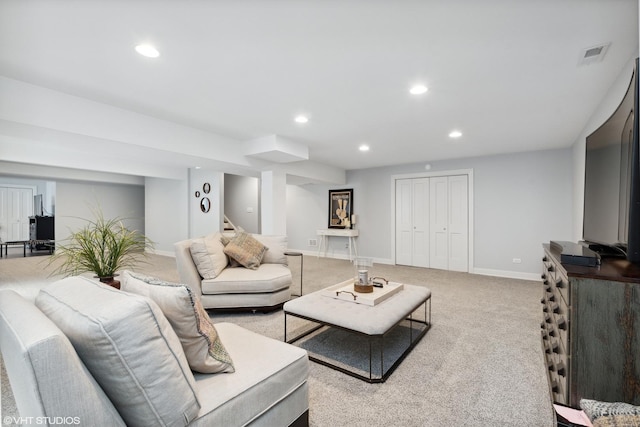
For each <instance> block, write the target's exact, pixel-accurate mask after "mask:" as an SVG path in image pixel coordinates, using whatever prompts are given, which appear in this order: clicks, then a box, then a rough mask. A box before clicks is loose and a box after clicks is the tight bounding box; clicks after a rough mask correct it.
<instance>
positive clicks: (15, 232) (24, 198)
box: [0, 187, 35, 242]
mask: <svg viewBox="0 0 640 427" xmlns="http://www.w3.org/2000/svg"><path fill="white" fill-rule="evenodd" d="M34 191H35V189H34V188H31V187H0V238H1V239H2V240H3V241H5V242H11V241H16V240H29V217H30V216H32V215H33V193H34Z"/></svg>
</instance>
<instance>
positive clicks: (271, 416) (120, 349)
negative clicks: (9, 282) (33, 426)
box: [0, 276, 308, 427]
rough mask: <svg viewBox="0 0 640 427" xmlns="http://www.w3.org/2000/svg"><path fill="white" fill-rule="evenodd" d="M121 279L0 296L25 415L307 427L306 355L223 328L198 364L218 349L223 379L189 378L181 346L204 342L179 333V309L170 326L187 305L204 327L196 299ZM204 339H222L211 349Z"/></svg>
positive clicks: (12, 373)
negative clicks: (115, 284) (29, 295)
mask: <svg viewBox="0 0 640 427" xmlns="http://www.w3.org/2000/svg"><path fill="white" fill-rule="evenodd" d="M132 277H134V276H132ZM135 279H136V280H138V279H140V278H139V277H135ZM127 280H133V279H128V278H126V277H125V278H124V281H123V287H124V289H125V290H124V291H123V290H116V289H114V288H111V287H109V286H108V285H104V284H102V283H99V282H97V281H93V280H90V279H88V278H86V277H70V278H66V279H62V280H60V281H57V282H55V283H53V284H51V285H48V286H46V287H45V288H43V289H42V290H41V291H40V294H39V295H38V297H37V298H36V301H35V304H34V302H31V301H28V300H27V299H25V298H23V297H21V296H20V295H18V294H17V293H16V292H14V291H11V290H2V291H0V349H1V350H2V356H3V359H4V363H5V366H6V370H7V374H8V377H9V380H10V383H11V388H12V390H13V393H14V396H15V400H16V404H17V407H18V410H19V412H20V416H21V417H34V418H33V419H36V417H40V418H39V419H41V420H45V421H46V420H50V422H49V423H47V422H43V424H45V425H49V424H54V423H55V420H56V419H57V420H60V419H64V420H68V422H67V421H65V423H72V424H74V425H87V426H94V425H105V426H106V425H108V426H118V425H130V426H134V425H149V426H155V425H167V426H186V425H190V426H191V425H194V426H213V425H220V426H223V425H224V426H247V425H251V426H276V425H277V426H288V425H289V426H296V427H298V426H308V386H307V376H308V358H307V354H306V352H305V351H304V350H301V349H299V348H297V347H294V346H292V345H289V344H286V343H283V342H280V341H277V340H274V339H271V338H267V337H264V336H261V335H258V334H256V333H253V332H251V331H248V330H246V329H243V328H241V327H239V326H237V325H234V324H230V323H219V324H215V328H214V329H213V330H211V329H210V330H208V332H207V333H208V335H206V336H207V337H208V338H207V340H206V342H204V341H201V343H204V346H205V353H204V354H202V353H201V354H200V355H199V356H197V355H196V358H197V357H202V356H204V357H206V358H210V357H213V356H214V355H216V357H218V358H219V356H218V353H219V351H222V352H226V353H225V354H226V356H228V357H230V359H231V360H230V361H229V363H222V364H220V363H219V364H218V365H217V367H216V369H222V371H221V372H218V373H198V372H193V371H192V370H191V369H190V366H191V365H192V359H193V357H194V351H193V350H194V349H193V347H189V348H188V347H187V346H186V342H187V341H189V340H202V338H203V337H204V336H205V335H204V334H200V335H199V334H195V336H190V337H186V338H185V337H184V331H181V332H180V335H179V336H178V333H177V332H175V331H176V330H178V329H176V328H177V327H178V326H179V327H180V328H182V329H184V328H183V327H184V322H183V320H184V319H185V318H186V317H184V316H182V315H183V314H185V313H178V315H179V317H178V322H182V323H183V324H182V325H177V324H176V323H175V314H176V313H172V311H174V312H175V310H176V308H175V307H174V304H173V303H174V302H175V301H182V302H185V301H186V307H187V310H186V311H187V312H189V313H187V317H188V316H191V317H193V319H195V322H196V323H199V322H200V321H201V320H202V318H198V316H199V314H198V313H200V314H201V313H202V312H204V309H194V307H195V306H196V305H197V304H194V302H196V300H197V299H194V298H193V295H192V293H191V292H190V291H189V289H188V287H186V286H184V285H177V284H167V283H158V282H154V281H145V283H147V284H148V285H149V286H150V287H151V288H153V289H150V295H151V294H154V293H155V296H154V298H155V299H152V298H150V297H147V296H144V295H142V294H135V293H132V292H129V291H126V289H131V290H136V289H135V288H133V287H128V288H127V283H126V281H127ZM145 280H146V279H145ZM143 281H144V280H143ZM137 286H139V287H143V286H145V285H144V284H142V285H141V284H137ZM156 288H157V289H156ZM145 292H146V291H145ZM145 292H143V293H145ZM175 295H178V297H175ZM158 296H159V298H156V297H158ZM163 299H164V301H162V300H163ZM155 301H158V303H157V304H156V302H155ZM190 305H191V311H190V310H189V306H190ZM161 307H162V308H161ZM163 310H164V311H163ZM164 313H167V315H166V316H165V314H164ZM194 313H195V316H194ZM180 316H182V317H180ZM172 319H173V320H172ZM207 321H209V320H208V316H207ZM201 329H202V330H204V329H205V328H200V327H198V331H201ZM211 337H215V342H216V343H217V344H216V346H211V345H210V346H209V347H207V343H209V344H210V343H211V342H213V341H214V340H213V338H211ZM207 348H208V350H207ZM214 350H215V351H214ZM198 351H199V350H197V349H196V353H197V352H198ZM214 362H216V360H214ZM207 369H208V368H206V367H205V369H203V370H207ZM45 417H46V418H45ZM60 417H62V418H60Z"/></svg>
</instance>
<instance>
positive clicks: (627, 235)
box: [583, 59, 640, 263]
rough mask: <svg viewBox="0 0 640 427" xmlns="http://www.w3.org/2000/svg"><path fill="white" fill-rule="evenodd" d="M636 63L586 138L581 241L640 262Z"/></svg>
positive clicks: (598, 249) (603, 250) (639, 181)
mask: <svg viewBox="0 0 640 427" xmlns="http://www.w3.org/2000/svg"><path fill="white" fill-rule="evenodd" d="M638 112H639V109H638V60H637V59H636V65H635V69H634V72H633V76H632V77H631V82H630V84H629V88H628V90H627V92H626V94H625V96H624V98H623V99H622V102H621V103H620V105H619V106H618V108H617V109H616V111H615V112H614V113H613V114H612V115H611V117H609V119H608V120H607V121H606V122H604V123H603V124H602V126H600V127H599V128H598V129H596V130H595V131H594V132H593V133H592V134H591V135H589V136H588V137H587V144H586V163H585V185H584V222H583V239H584V241H585V242H586V243H587V244H588V246H589V248H591V249H593V250H594V251H596V252H598V253H600V254H601V255H602V256H607V255H610V256H620V257H626V258H627V259H628V260H629V261H631V262H634V263H640V150H639V147H638V144H639V142H638V124H639V122H640V120H639V119H638Z"/></svg>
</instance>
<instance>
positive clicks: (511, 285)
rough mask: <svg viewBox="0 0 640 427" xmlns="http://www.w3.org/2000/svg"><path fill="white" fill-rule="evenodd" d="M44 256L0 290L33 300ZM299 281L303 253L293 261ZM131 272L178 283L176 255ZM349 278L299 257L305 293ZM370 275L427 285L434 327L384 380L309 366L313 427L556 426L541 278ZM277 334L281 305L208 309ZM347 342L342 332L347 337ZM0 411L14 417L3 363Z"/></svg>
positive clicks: (10, 270)
mask: <svg viewBox="0 0 640 427" xmlns="http://www.w3.org/2000/svg"><path fill="white" fill-rule="evenodd" d="M47 258H48V257H27V258H9V259H0V288H11V289H15V290H17V291H18V292H20V293H22V294H23V295H25V296H27V297H29V298H33V297H35V295H36V294H37V292H38V289H39V288H40V287H41V286H42V285H43V284H46V283H47V282H50V281H52V280H54V278H51V277H47V275H48V273H47V271H48V270H49V268H48V267H47V261H46V260H47ZM291 268H292V270H293V274H294V283H296V285H294V287H293V290H292V292H293V293H298V292H299V285H297V283H299V282H297V280H298V277H299V276H298V275H299V259H298V258H291ZM137 271H141V272H145V273H147V274H152V275H154V276H157V277H160V278H162V279H165V280H170V281H178V277H177V272H176V269H175V261H174V259H173V258H168V257H162V256H157V255H152V256H150V258H149V264H147V265H141V266H140V267H139V268H138V269H137ZM352 274H353V268H352V265H351V264H350V263H349V262H348V261H344V260H333V259H326V258H320V259H318V258H316V257H315V256H305V257H304V293H309V292H312V291H315V290H319V289H322V288H324V287H327V286H330V285H332V284H335V283H337V282H339V281H342V280H345V279H346V278H348V277H349V276H351V275H352ZM373 274H374V275H376V276H383V277H386V278H387V279H391V280H394V281H399V282H405V283H413V284H417V285H422V286H427V287H429V288H430V289H431V290H432V292H433V297H432V321H433V327H432V328H431V330H430V331H429V332H428V333H427V335H425V337H424V338H423V339H422V341H420V343H419V344H418V345H417V346H416V348H414V349H413V351H412V352H411V353H410V354H409V355H408V356H407V358H406V359H405V360H404V361H403V362H402V363H401V364H400V366H399V367H398V369H397V370H396V371H395V372H394V373H393V374H392V375H391V377H390V378H389V379H388V380H387V381H386V382H385V383H384V384H368V383H365V382H363V381H360V380H358V379H355V378H351V377H349V376H346V375H344V374H342V373H340V372H337V371H334V370H332V369H330V368H327V367H324V366H321V365H318V364H315V363H311V364H310V378H309V389H310V396H309V405H310V411H309V414H310V424H311V425H312V426H317V427H324V426H344V425H349V426H438V427H440V426H483V427H485V426H502V425H505V426H534V427H547V426H552V425H553V416H552V409H551V403H550V400H549V394H548V386H547V381H546V377H545V365H544V362H543V357H542V350H541V347H540V333H539V324H540V318H541V310H540V302H539V300H540V295H541V292H542V291H541V286H540V284H539V283H537V282H531V281H523V280H512V279H503V278H495V277H487V276H478V275H472V274H465V273H453V272H447V271H441V270H429V269H423V268H413V267H399V266H388V265H380V264H376V265H374V267H373ZM211 317H212V319H213V320H214V322H222V321H227V322H234V323H237V324H239V325H241V326H243V327H245V328H247V329H250V330H253V331H255V332H258V333H261V334H263V335H266V336H269V337H273V338H276V339H280V340H281V339H283V336H284V329H283V328H284V316H283V313H282V311H281V310H280V311H277V312H273V313H269V314H262V313H256V314H253V313H212V314H211ZM347 339H348V338H347ZM1 374H2V376H1V380H2V415H3V418H5V417H6V416H17V412H16V409H15V405H14V403H13V397H12V395H11V391H10V387H9V386H8V384H7V383H8V381H7V379H6V373H5V372H4V367H2V372H1Z"/></svg>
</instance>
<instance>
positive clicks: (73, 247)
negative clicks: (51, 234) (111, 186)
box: [49, 210, 153, 289]
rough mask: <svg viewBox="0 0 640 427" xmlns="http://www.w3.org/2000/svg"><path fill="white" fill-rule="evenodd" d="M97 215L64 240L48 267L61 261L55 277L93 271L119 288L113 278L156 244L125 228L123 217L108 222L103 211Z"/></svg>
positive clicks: (117, 282)
mask: <svg viewBox="0 0 640 427" xmlns="http://www.w3.org/2000/svg"><path fill="white" fill-rule="evenodd" d="M94 214H95V219H94V220H84V221H86V222H87V224H86V225H85V226H84V227H83V228H82V229H80V230H78V231H74V232H72V233H71V235H70V236H69V237H68V239H66V240H65V242H67V241H68V243H67V244H62V245H58V246H57V247H56V251H55V253H54V255H53V256H52V257H51V259H50V261H49V264H51V263H53V262H55V261H58V260H60V261H61V264H60V265H59V266H57V267H56V268H55V270H54V272H53V274H62V275H63V276H74V275H78V274H81V273H87V272H93V273H95V275H96V277H98V278H99V279H100V281H101V282H103V283H106V284H109V285H111V286H114V287H115V288H118V289H119V288H120V282H119V281H118V280H115V279H114V277H115V276H116V275H117V274H116V272H117V271H119V270H122V269H125V268H131V267H133V266H134V265H135V264H136V263H138V262H140V261H141V260H142V258H144V257H145V256H146V253H145V250H146V249H152V248H153V243H152V242H151V240H149V239H148V238H147V237H145V236H144V235H143V234H142V233H140V232H139V231H137V230H129V229H128V228H127V227H125V225H124V223H123V219H124V218H121V217H116V218H113V219H105V218H104V215H103V214H102V211H100V210H96V211H95V212H94Z"/></svg>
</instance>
